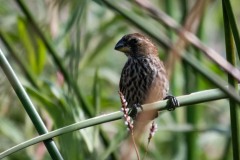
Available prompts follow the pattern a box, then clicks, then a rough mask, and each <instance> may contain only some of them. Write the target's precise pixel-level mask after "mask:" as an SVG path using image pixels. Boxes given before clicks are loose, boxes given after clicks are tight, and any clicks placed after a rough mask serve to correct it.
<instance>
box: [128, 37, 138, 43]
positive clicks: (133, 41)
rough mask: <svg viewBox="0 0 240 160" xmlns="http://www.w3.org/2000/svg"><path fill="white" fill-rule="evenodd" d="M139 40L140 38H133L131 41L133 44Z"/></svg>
mask: <svg viewBox="0 0 240 160" xmlns="http://www.w3.org/2000/svg"><path fill="white" fill-rule="evenodd" d="M137 42H138V40H137V39H135V38H133V39H131V40H130V43H132V44H136V43H137Z"/></svg>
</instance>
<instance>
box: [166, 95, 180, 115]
mask: <svg viewBox="0 0 240 160" xmlns="http://www.w3.org/2000/svg"><path fill="white" fill-rule="evenodd" d="M164 99H165V100H166V99H167V100H168V101H167V106H166V108H167V110H168V111H174V110H175V108H176V107H178V106H180V104H179V102H178V100H177V98H176V97H174V96H172V95H167V96H166V97H165V98H164Z"/></svg>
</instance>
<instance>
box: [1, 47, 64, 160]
mask: <svg viewBox="0 0 240 160" xmlns="http://www.w3.org/2000/svg"><path fill="white" fill-rule="evenodd" d="M0 66H1V67H2V69H3V71H4V73H5V74H6V76H7V78H8V80H9V82H10V83H11V85H12V87H13V89H14V90H15V92H16V94H17V96H18V98H19V100H20V101H21V103H22V104H23V107H24V109H25V110H26V112H27V113H28V115H29V117H30V119H31V120H32V122H33V124H34V125H35V128H36V129H37V131H38V133H39V134H44V133H47V132H48V130H47V128H46V126H45V125H44V123H43V121H42V119H41V117H40V116H39V114H38V112H37V111H36V109H35V107H34V105H33V103H32V102H31V100H30V98H29V97H28V95H27V93H26V91H25V90H24V88H23V86H22V84H21V83H20V81H19V80H18V78H17V76H16V74H15V73H14V71H13V69H12V67H11V66H10V64H9V63H8V61H7V59H6V58H5V56H4V54H3V52H2V51H1V49H0ZM44 144H45V146H46V147H47V150H48V152H49V154H50V155H51V157H52V159H56V160H62V159H63V158H62V156H61V154H60V152H59V150H58V149H57V146H56V145H55V143H54V141H53V140H52V139H49V140H46V141H44Z"/></svg>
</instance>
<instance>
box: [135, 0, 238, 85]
mask: <svg viewBox="0 0 240 160" xmlns="http://www.w3.org/2000/svg"><path fill="white" fill-rule="evenodd" d="M135 2H136V3H137V4H138V5H139V6H141V7H142V8H144V9H145V10H147V11H148V12H149V13H150V16H152V17H153V18H155V19H157V20H159V21H161V22H162V23H164V25H166V26H168V27H170V28H172V29H173V30H174V31H175V32H177V33H178V34H179V35H182V36H183V37H184V38H185V39H186V40H187V41H188V42H190V43H191V44H192V45H193V46H195V47H196V48H198V49H200V50H201V51H202V52H203V53H205V55H206V56H207V57H209V58H210V59H211V60H212V61H213V62H215V63H216V64H218V65H219V66H220V67H222V68H223V69H224V70H225V71H226V72H228V73H229V74H231V75H232V76H233V77H234V78H235V79H237V80H238V82H240V71H239V70H238V69H237V68H236V67H234V66H233V65H232V64H230V63H229V62H228V61H226V60H225V59H224V58H223V57H222V56H221V55H220V54H218V53H217V52H216V51H215V50H213V49H212V48H210V47H208V46H206V45H205V44H203V43H202V42H201V41H200V40H199V39H198V37H197V36H196V35H194V34H193V33H191V32H189V31H187V30H186V29H184V28H183V27H182V26H181V25H180V24H178V23H177V22H176V21H175V20H174V19H172V18H171V17H169V16H168V15H166V14H165V13H164V12H160V10H159V9H157V8H155V7H154V6H153V5H152V4H151V3H150V2H149V1H142V0H135Z"/></svg>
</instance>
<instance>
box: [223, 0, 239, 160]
mask: <svg viewBox="0 0 240 160" xmlns="http://www.w3.org/2000/svg"><path fill="white" fill-rule="evenodd" d="M224 1H225V0H223V1H222V7H223V19H224V31H225V44H226V55H227V60H228V61H229V62H230V63H231V64H233V66H236V54H235V52H234V42H233V35H232V30H231V28H230V23H229V18H228V16H227V9H228V8H226V7H227V6H225V3H224ZM228 82H229V84H231V85H232V86H234V87H235V88H236V90H237V87H238V86H237V81H236V80H235V79H234V78H233V77H232V76H231V75H230V74H228ZM229 105H230V119H231V132H232V133H231V134H232V150H233V159H240V157H239V137H238V136H239V126H238V125H239V124H238V108H237V104H236V102H235V101H234V100H232V99H229Z"/></svg>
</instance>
